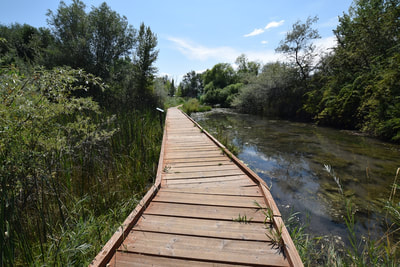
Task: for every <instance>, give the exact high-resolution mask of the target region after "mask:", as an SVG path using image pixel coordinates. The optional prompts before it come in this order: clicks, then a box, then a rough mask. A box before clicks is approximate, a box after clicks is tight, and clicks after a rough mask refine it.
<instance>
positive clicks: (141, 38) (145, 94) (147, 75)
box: [133, 23, 158, 106]
mask: <svg viewBox="0 0 400 267" xmlns="http://www.w3.org/2000/svg"><path fill="white" fill-rule="evenodd" d="M137 43H138V46H137V48H136V51H135V53H134V54H133V70H134V72H133V82H134V85H135V86H136V88H137V96H136V98H137V99H136V103H135V104H137V105H141V106H148V105H149V104H151V101H152V100H151V89H152V88H151V86H152V85H153V79H154V74H155V72H156V71H157V69H156V68H155V67H154V66H153V63H154V62H155V61H156V59H157V56H158V50H155V48H156V46H157V37H156V35H155V34H154V33H153V32H152V31H151V29H150V27H146V26H145V25H144V23H142V24H141V25H140V29H139V33H138V37H137Z"/></svg>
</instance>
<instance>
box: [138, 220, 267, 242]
mask: <svg viewBox="0 0 400 267" xmlns="http://www.w3.org/2000/svg"><path fill="white" fill-rule="evenodd" d="M269 225H270V224H268V225H264V223H256V222H250V223H243V222H234V221H217V220H207V219H194V218H180V217H170V216H157V215H148V214H146V215H145V216H142V218H141V219H140V220H139V221H138V223H137V224H136V225H135V227H134V229H135V230H140V231H146V232H159V233H170V234H179V235H191V236H202V237H218V238H228V239H238V240H253V241H271V240H270V238H269V237H268V236H267V235H265V234H264V233H265V232H266V231H268V230H270V229H271V228H270V226H269Z"/></svg>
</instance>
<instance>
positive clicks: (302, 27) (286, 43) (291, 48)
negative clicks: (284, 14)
mask: <svg viewBox="0 0 400 267" xmlns="http://www.w3.org/2000/svg"><path fill="white" fill-rule="evenodd" d="M317 21H318V17H313V18H311V17H308V18H307V20H306V22H305V23H301V21H297V22H296V23H294V24H293V25H292V30H291V31H289V32H287V33H286V37H285V39H284V40H282V41H281V42H280V45H279V46H278V47H277V48H276V52H282V53H284V54H286V55H287V56H288V57H289V58H290V59H291V60H292V61H294V63H295V64H296V65H297V67H298V68H299V72H300V76H301V78H302V79H303V80H306V79H308V77H309V75H310V72H311V71H312V70H313V61H314V59H315V57H316V54H315V45H314V44H313V43H312V42H311V41H312V40H315V39H318V38H321V36H320V35H319V33H318V30H315V29H313V28H311V26H312V24H313V23H315V22H317Z"/></svg>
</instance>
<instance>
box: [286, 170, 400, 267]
mask: <svg viewBox="0 0 400 267" xmlns="http://www.w3.org/2000/svg"><path fill="white" fill-rule="evenodd" d="M324 169H325V171H327V172H328V173H329V174H330V176H331V177H332V178H333V180H334V182H335V183H336V185H337V188H338V194H339V195H340V196H341V198H342V205H343V210H344V214H343V216H342V218H343V221H344V223H345V226H346V229H347V243H348V245H347V246H346V245H345V244H344V243H343V241H342V240H340V239H339V238H337V237H334V236H319V237H314V236H311V235H310V234H306V233H305V229H306V228H307V224H301V223H300V222H299V221H298V220H295V218H296V216H293V215H291V216H290V217H289V218H288V219H287V220H285V223H286V226H287V227H288V230H289V232H290V235H291V237H292V239H293V241H294V243H295V244H296V247H297V249H298V251H299V254H300V256H301V258H302V260H303V262H304V265H305V266H315V265H318V266H397V265H398V264H399V256H400V250H399V244H400V235H399V232H400V203H399V202H398V200H399V199H398V196H397V195H396V190H397V189H398V188H399V185H398V181H397V179H398V176H399V172H400V168H398V169H397V172H396V175H395V179H394V183H393V186H392V189H391V193H390V196H389V199H388V200H384V201H383V202H384V209H385V210H386V211H387V212H386V216H385V218H384V220H385V222H386V225H387V227H386V229H387V230H386V232H385V233H384V234H383V236H381V237H380V238H374V237H372V235H368V236H358V235H357V232H356V228H355V225H356V222H357V217H356V212H357V208H356V206H355V204H354V202H353V201H352V199H351V197H347V196H345V194H343V186H342V185H341V182H340V178H339V177H338V176H337V175H336V174H335V172H334V170H333V169H332V167H331V166H329V165H325V166H324Z"/></svg>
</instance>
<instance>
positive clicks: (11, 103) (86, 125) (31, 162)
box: [0, 68, 115, 264]
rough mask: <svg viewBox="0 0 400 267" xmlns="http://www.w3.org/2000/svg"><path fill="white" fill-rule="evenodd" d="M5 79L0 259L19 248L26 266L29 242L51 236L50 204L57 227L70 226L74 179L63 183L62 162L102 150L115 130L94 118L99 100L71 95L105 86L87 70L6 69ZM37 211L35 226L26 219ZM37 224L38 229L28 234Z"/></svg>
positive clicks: (0, 111) (29, 257)
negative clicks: (66, 190) (68, 200)
mask: <svg viewBox="0 0 400 267" xmlns="http://www.w3.org/2000/svg"><path fill="white" fill-rule="evenodd" d="M0 79H1V88H0V89H1V90H0V94H1V105H0V114H1V131H0V134H1V138H0V140H1V143H0V148H1V154H0V160H1V166H2V168H1V174H0V177H1V185H2V186H1V190H2V192H1V193H2V194H1V195H2V199H1V215H2V216H1V217H2V218H3V220H2V222H1V234H0V235H1V237H2V238H1V239H2V240H6V242H5V243H3V242H2V244H5V248H4V249H3V248H2V250H1V251H2V257H1V258H2V262H8V263H9V264H12V263H13V257H14V255H15V254H16V252H17V251H18V250H19V249H21V250H22V253H23V255H24V257H25V260H26V261H27V262H29V261H31V260H33V255H32V251H31V248H30V247H29V246H30V244H29V243H28V242H27V240H29V239H31V238H33V239H37V240H40V243H41V244H43V243H45V242H46V241H47V239H48V238H49V234H50V235H51V230H50V229H49V227H50V226H49V225H51V224H50V222H51V221H53V220H51V221H49V220H50V218H51V216H52V214H51V212H50V211H49V210H48V209H49V208H50V207H49V206H47V205H48V204H50V203H51V205H52V206H54V207H57V209H55V210H54V211H53V212H56V213H57V214H58V216H59V217H58V219H57V220H56V221H53V223H56V222H59V223H65V212H66V211H65V210H64V209H63V206H64V205H63V202H64V200H63V198H62V197H61V194H62V191H63V189H62V188H63V187H69V186H71V184H70V183H71V182H72V181H68V180H67V181H61V180H60V177H59V175H58V174H59V173H60V172H62V171H63V170H62V168H63V166H62V163H63V161H64V160H65V159H73V158H74V156H75V155H76V153H77V151H88V150H91V149H98V148H100V147H102V146H103V145H104V144H106V143H107V142H108V141H109V139H110V138H111V136H112V135H113V134H114V133H115V130H107V128H106V126H107V124H108V123H109V122H110V120H109V119H108V120H106V121H104V122H103V123H102V124H103V126H101V124H96V123H93V122H91V121H90V117H89V115H91V114H93V115H96V114H100V113H99V112H100V111H99V107H98V105H97V104H96V103H95V102H93V101H92V100H91V99H85V98H75V97H72V96H71V93H72V92H73V91H75V90H86V89H87V87H85V86H79V85H75V84H76V83H77V82H78V81H79V80H82V81H83V82H84V84H85V83H86V84H89V83H91V84H96V85H98V86H101V84H100V82H99V80H98V79H97V78H95V77H93V76H91V75H87V74H85V73H84V72H83V71H80V70H72V69H63V68H57V69H54V70H52V71H44V70H38V71H36V72H35V73H34V74H33V76H32V77H24V76H22V75H21V74H19V72H18V70H17V69H3V70H2V71H1V76H0ZM63 182H66V183H63ZM36 212H37V213H39V214H40V215H41V216H40V217H39V216H35V219H36V220H37V221H36V222H32V224H31V225H30V224H29V222H31V221H30V220H28V221H27V220H26V216H28V218H29V216H30V215H32V214H35V213H36ZM33 225H35V226H36V227H37V228H36V230H35V231H29V230H30V229H32V226H33ZM28 229H29V230H28ZM5 232H7V237H5V236H4V233H5ZM3 252H4V253H3Z"/></svg>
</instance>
